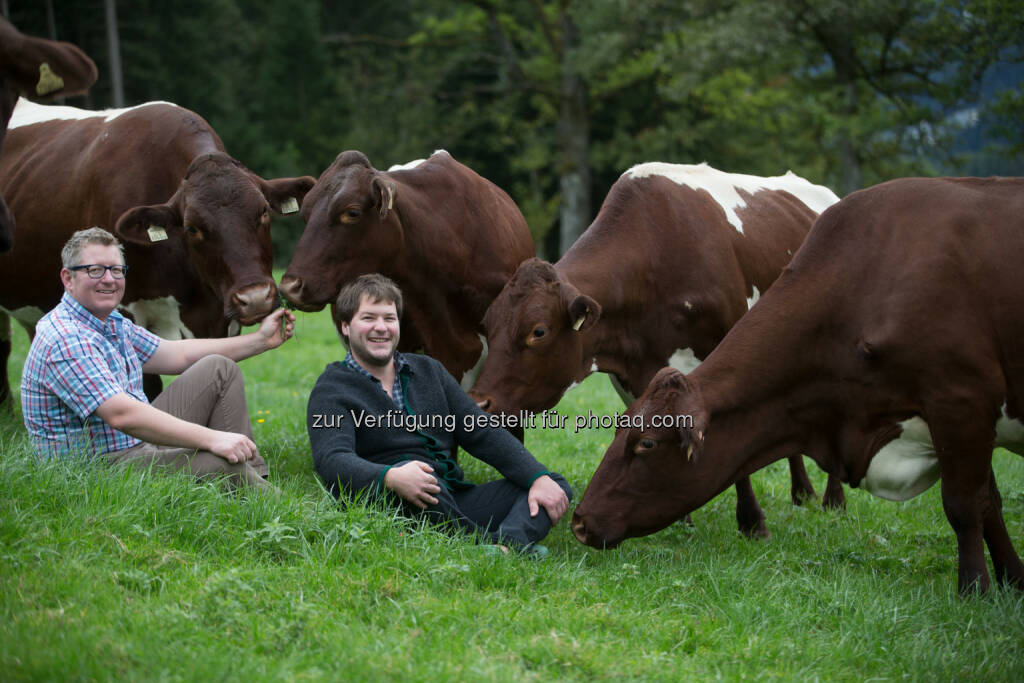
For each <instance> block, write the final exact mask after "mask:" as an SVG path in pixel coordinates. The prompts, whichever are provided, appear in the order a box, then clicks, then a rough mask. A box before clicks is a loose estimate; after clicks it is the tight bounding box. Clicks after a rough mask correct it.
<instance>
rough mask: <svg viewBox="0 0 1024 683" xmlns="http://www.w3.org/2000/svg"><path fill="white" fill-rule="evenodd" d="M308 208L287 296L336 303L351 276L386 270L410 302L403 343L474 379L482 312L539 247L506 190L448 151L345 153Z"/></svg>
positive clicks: (306, 304)
mask: <svg viewBox="0 0 1024 683" xmlns="http://www.w3.org/2000/svg"><path fill="white" fill-rule="evenodd" d="M302 216H303V218H305V219H306V230H305V232H303V234H302V238H301V239H300V240H299V244H298V245H297V246H296V247H295V254H294V256H293V257H292V262H291V264H290V265H289V266H288V270H287V271H285V274H284V277H282V278H281V293H282V294H283V295H284V296H285V298H287V299H288V300H289V301H291V302H292V304H294V305H295V306H296V308H299V309H301V310H304V311H316V310H320V309H321V308H323V307H324V305H325V304H328V303H330V304H331V305H332V311H333V303H334V299H335V297H337V295H338V292H339V291H340V289H341V286H342V285H343V284H345V283H346V282H348V281H350V280H352V279H354V278H356V277H358V276H359V275H363V274H365V273H373V272H379V273H382V274H384V275H387V276H388V277H390V278H391V279H392V280H394V281H395V282H396V283H398V285H399V286H400V287H401V288H402V293H403V296H404V297H405V300H406V306H405V317H406V319H405V321H403V323H402V342H401V347H400V348H402V349H410V350H412V349H418V348H422V349H423V350H424V351H425V352H426V353H427V354H428V355H430V356H433V357H434V358H436V359H437V360H438V361H440V362H441V364H442V365H444V367H445V368H446V369H447V370H448V371H449V372H450V373H452V374H453V375H454V376H455V377H456V378H461V379H462V381H463V385H464V386H466V385H468V384H469V383H471V381H472V379H471V378H472V376H473V373H472V372H470V371H471V370H472V369H473V368H474V366H476V365H477V363H478V361H479V359H480V357H481V355H482V353H481V352H482V350H483V344H482V342H481V334H480V332H481V327H480V322H481V320H482V319H483V317H484V312H485V311H486V310H487V306H488V305H490V303H491V301H492V300H493V299H494V297H495V296H496V295H497V294H498V292H500V291H501V288H502V287H503V286H504V284H505V281H506V280H508V278H509V276H511V275H512V273H513V272H514V271H515V269H516V266H517V265H519V263H520V262H521V261H523V260H524V259H527V258H529V257H531V256H533V254H534V249H533V241H532V240H531V238H530V231H529V228H528V227H527V225H526V220H525V219H524V218H523V215H522V213H520V211H519V208H518V207H517V206H516V205H515V202H513V201H512V199H511V198H510V197H509V196H508V195H507V194H505V192H504V191H503V190H501V188H499V187H497V186H496V185H494V184H493V183H491V182H490V181H488V180H485V179H484V178H481V177H480V176H479V175H477V174H476V173H474V172H473V171H472V170H471V169H469V168H467V167H466V166H464V165H462V164H460V163H459V162H457V161H456V160H455V159H453V158H452V157H451V155H449V154H448V153H447V152H445V151H437V152H434V154H433V155H431V156H430V158H429V159H426V160H421V161H418V162H412V163H410V164H406V165H405V166H401V167H393V168H392V169H391V170H390V171H388V172H382V171H378V170H376V169H375V168H373V167H372V166H371V165H370V161H369V159H367V158H366V155H364V154H362V153H361V152H357V151H347V152H342V153H341V154H339V155H338V158H337V159H335V160H334V163H333V164H331V165H330V167H328V168H327V170H326V171H324V172H323V174H322V175H321V176H320V178H319V179H318V180H317V183H316V186H315V187H314V188H313V189H312V190H311V191H310V193H309V196H308V197H307V198H306V201H305V202H304V204H303V206H302ZM335 324H336V325H340V321H338V320H335ZM339 329H340V327H339Z"/></svg>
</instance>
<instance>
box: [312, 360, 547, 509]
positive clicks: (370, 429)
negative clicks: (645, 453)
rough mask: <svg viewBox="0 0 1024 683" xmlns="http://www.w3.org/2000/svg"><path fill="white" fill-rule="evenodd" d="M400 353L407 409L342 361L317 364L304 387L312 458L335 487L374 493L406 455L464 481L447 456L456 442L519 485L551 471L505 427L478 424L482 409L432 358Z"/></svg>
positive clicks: (451, 483) (447, 481) (451, 482)
mask: <svg viewBox="0 0 1024 683" xmlns="http://www.w3.org/2000/svg"><path fill="white" fill-rule="evenodd" d="M403 355H404V357H405V358H406V360H408V361H409V366H408V368H407V369H404V370H403V371H402V372H401V374H400V378H401V381H402V386H403V391H404V392H405V404H406V411H407V413H401V412H399V411H398V410H397V408H396V406H395V404H394V402H393V401H392V400H391V397H390V396H388V395H387V394H386V393H385V392H384V390H383V388H381V385H380V382H378V381H377V380H375V379H373V378H370V377H367V376H365V375H362V374H360V373H359V372H357V371H355V370H353V369H351V368H348V367H346V366H345V365H344V364H343V363H341V362H334V363H330V364H329V365H328V366H327V367H326V368H325V369H324V372H323V374H321V375H320V378H319V379H317V381H316V385H315V386H314V387H313V391H312V393H310V395H309V404H308V406H307V409H306V427H307V429H308V430H309V442H310V445H311V447H312V451H313V466H314V467H315V468H316V471H317V474H319V475H320V478H321V479H322V480H323V482H324V485H325V486H326V487H327V488H328V490H330V491H331V492H332V493H333V494H334V495H336V496H337V495H339V493H340V492H341V491H345V492H347V493H349V494H351V493H355V492H359V491H364V490H365V491H367V492H368V493H371V494H377V493H379V492H381V491H382V490H383V480H384V474H385V473H386V472H387V470H388V469H390V467H391V466H392V465H395V464H398V463H400V462H403V461H407V460H421V461H423V462H426V463H429V464H430V465H431V466H433V468H434V473H435V476H437V478H438V480H439V481H440V482H442V483H443V484H444V485H447V486H448V487H449V488H451V489H453V490H459V489H463V488H467V487H470V486H472V485H473V484H472V483H470V482H468V481H466V480H465V478H464V476H463V472H462V469H461V468H460V467H459V466H458V464H457V463H456V462H455V460H454V459H452V458H451V452H452V451H453V446H456V445H458V446H459V447H461V448H462V449H463V450H465V451H467V452H468V453H470V454H472V455H473V456H475V457H477V458H479V459H480V460H482V461H484V462H485V463H487V464H489V465H491V466H492V467H494V468H495V469H496V470H498V472H500V473H501V475H502V476H504V477H505V478H507V479H509V480H510V481H512V482H514V483H516V484H518V485H519V486H522V487H523V488H529V486H530V485H531V484H532V483H533V481H534V480H535V479H536V478H537V477H539V476H541V475H543V474H550V472H549V471H548V470H547V469H546V468H545V467H544V466H543V465H541V464H540V463H539V462H537V460H536V459H535V458H534V457H533V456H532V455H530V453H529V451H527V450H526V448H525V447H524V446H523V444H521V443H520V442H519V441H518V440H517V439H516V438H515V437H513V436H512V435H511V434H510V433H509V432H508V431H506V430H505V429H503V428H501V427H492V426H482V427H481V426H479V425H481V424H486V423H485V422H484V423H482V422H480V420H481V419H483V420H485V421H486V420H487V418H488V416H487V413H485V412H483V411H482V410H480V408H479V406H477V405H476V403H475V402H474V401H473V399H471V398H470V397H469V396H468V395H467V394H466V392H465V391H463V390H462V387H460V386H459V384H458V382H456V381H455V378H454V377H452V376H451V374H449V373H448V371H447V370H445V369H444V367H443V366H442V365H441V364H440V363H439V362H437V361H436V360H434V359H433V358H430V357H428V356H423V355H419V354H403ZM389 413H390V416H389ZM446 416H448V417H446ZM467 416H469V417H468V418H467ZM453 417H454V419H453ZM414 419H415V421H416V424H415V425H413V424H411V423H412V422H413V420H414ZM371 421H373V422H372V423H371ZM467 427H468V428H467Z"/></svg>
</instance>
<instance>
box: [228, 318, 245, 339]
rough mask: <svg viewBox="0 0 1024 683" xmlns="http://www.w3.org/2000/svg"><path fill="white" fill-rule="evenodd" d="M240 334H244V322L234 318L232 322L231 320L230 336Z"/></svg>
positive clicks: (229, 326) (229, 325) (229, 324)
mask: <svg viewBox="0 0 1024 683" xmlns="http://www.w3.org/2000/svg"><path fill="white" fill-rule="evenodd" d="M240 334H242V323H240V322H238V321H237V320H232V321H231V322H229V323H228V336H229V337H237V336H238V335H240Z"/></svg>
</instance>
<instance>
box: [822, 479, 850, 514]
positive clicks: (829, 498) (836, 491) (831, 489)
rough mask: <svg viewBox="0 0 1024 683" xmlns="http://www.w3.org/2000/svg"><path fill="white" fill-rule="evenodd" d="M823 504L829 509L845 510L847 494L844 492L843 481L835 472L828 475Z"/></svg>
mask: <svg viewBox="0 0 1024 683" xmlns="http://www.w3.org/2000/svg"><path fill="white" fill-rule="evenodd" d="M821 506H822V507H824V508H827V509H829V510H845V509H846V494H845V493H843V482H842V481H840V479H839V477H837V476H835V475H834V474H830V475H828V481H827V482H825V495H824V496H822V497H821Z"/></svg>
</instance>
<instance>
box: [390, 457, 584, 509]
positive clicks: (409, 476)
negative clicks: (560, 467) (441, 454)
mask: <svg viewBox="0 0 1024 683" xmlns="http://www.w3.org/2000/svg"><path fill="white" fill-rule="evenodd" d="M433 472H434V468H433V467H431V466H430V465H428V464H427V463H425V462H420V461H419V460H410V461H409V462H407V463H405V464H404V465H399V466H398V467H392V468H391V469H390V470H388V471H387V473H386V474H385V475H384V486H386V487H387V488H388V489H390V490H391V491H394V492H395V493H396V494H397V495H398V497H399V498H401V499H402V500H407V501H409V502H410V503H412V504H413V505H415V506H416V507H418V508H419V509H420V510H425V509H426V508H427V505H434V504H436V503H437V498H435V497H434V494H437V493H440V492H441V487H440V486H439V485H438V483H437V479H436V478H435V477H434V474H433ZM555 486H556V487H557V484H556V485H555ZM559 490H561V489H559ZM566 505H568V503H566Z"/></svg>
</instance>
